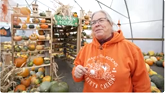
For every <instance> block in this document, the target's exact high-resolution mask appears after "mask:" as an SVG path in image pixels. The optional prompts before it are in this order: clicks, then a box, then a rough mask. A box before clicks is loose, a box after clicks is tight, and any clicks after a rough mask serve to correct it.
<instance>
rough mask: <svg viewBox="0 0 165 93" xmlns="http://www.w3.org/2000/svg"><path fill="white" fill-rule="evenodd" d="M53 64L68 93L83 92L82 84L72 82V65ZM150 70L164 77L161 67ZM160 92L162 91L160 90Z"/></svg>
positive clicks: (63, 63)
mask: <svg viewBox="0 0 165 93" xmlns="http://www.w3.org/2000/svg"><path fill="white" fill-rule="evenodd" d="M55 62H57V64H58V67H59V69H58V75H59V76H64V77H63V78H62V81H65V82H67V83H68V85H69V86H70V87H69V92H82V91H83V82H74V81H73V78H72V74H71V72H72V65H71V64H70V63H67V62H66V61H65V60H62V59H56V60H55ZM151 69H152V70H154V71H156V72H157V73H158V74H160V75H162V76H163V77H164V68H163V67H157V66H156V65H153V66H151ZM160 90H161V91H162V92H163V91H164V89H160Z"/></svg>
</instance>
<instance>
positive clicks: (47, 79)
mask: <svg viewBox="0 0 165 93" xmlns="http://www.w3.org/2000/svg"><path fill="white" fill-rule="evenodd" d="M51 80H52V78H51V76H45V77H43V79H42V82H45V81H48V82H50V81H51Z"/></svg>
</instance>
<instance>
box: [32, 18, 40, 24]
mask: <svg viewBox="0 0 165 93" xmlns="http://www.w3.org/2000/svg"><path fill="white" fill-rule="evenodd" d="M32 22H33V23H39V22H40V20H39V19H38V18H34V19H32Z"/></svg>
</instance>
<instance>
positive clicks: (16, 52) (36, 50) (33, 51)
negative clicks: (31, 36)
mask: <svg viewBox="0 0 165 93" xmlns="http://www.w3.org/2000/svg"><path fill="white" fill-rule="evenodd" d="M43 51H49V50H34V51H26V52H14V53H32V52H43Z"/></svg>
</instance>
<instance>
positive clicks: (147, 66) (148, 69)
mask: <svg viewBox="0 0 165 93" xmlns="http://www.w3.org/2000/svg"><path fill="white" fill-rule="evenodd" d="M145 64H146V68H147V72H149V71H150V66H149V65H148V64H147V63H145Z"/></svg>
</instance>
